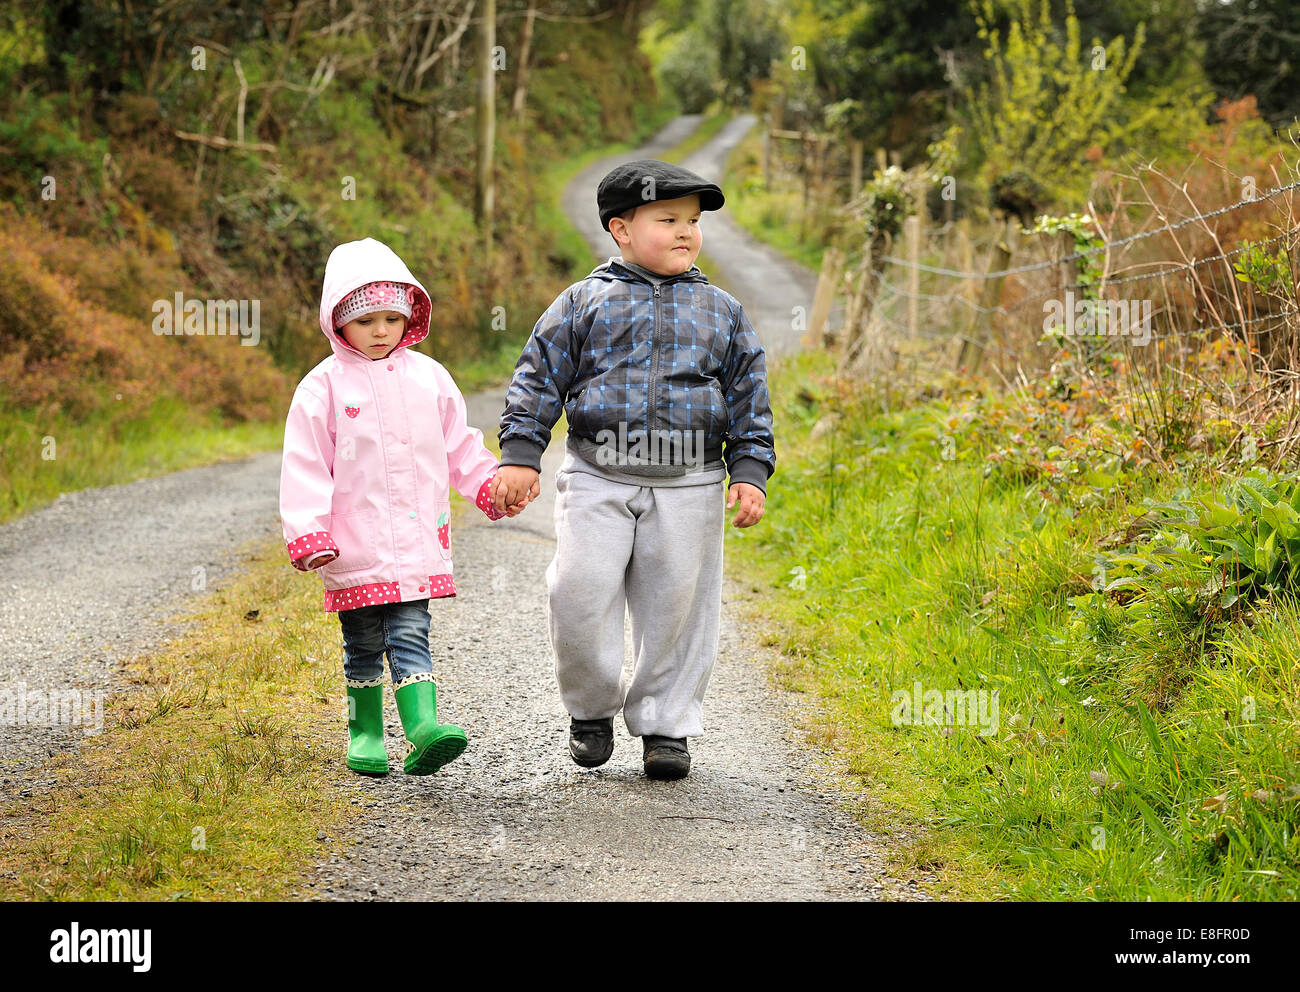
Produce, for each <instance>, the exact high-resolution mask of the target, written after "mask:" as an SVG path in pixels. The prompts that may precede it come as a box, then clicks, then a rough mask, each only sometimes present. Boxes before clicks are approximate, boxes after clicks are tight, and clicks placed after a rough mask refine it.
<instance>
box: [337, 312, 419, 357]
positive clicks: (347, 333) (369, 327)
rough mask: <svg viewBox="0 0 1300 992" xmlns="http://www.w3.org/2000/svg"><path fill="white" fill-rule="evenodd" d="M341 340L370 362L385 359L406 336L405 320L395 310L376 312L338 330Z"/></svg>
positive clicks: (352, 321)
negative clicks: (341, 336)
mask: <svg viewBox="0 0 1300 992" xmlns="http://www.w3.org/2000/svg"><path fill="white" fill-rule="evenodd" d="M339 333H340V334H342V335H343V340H345V341H346V342H347V343H348V344H350V345H352V347H354V348H356V349H357V351H359V352H361V354H363V355H365V356H366V357H367V358H369V359H371V360H372V361H376V362H377V361H379V359H381V358H387V357H388V355H389V353H390V352H391V351H392V350H393V349H394V348H395V347H397V342H398V341H400V340H402V338H403V337H405V336H406V318H405V317H403V316H402V315H401V314H400V313H398V312H397V311H396V310H376V311H375V312H374V313H365V314H362V315H361V316H360V317H358V318H357V319H356V320H350V321H348V322H347V323H346V324H344V325H343V326H342V327H340V328H339Z"/></svg>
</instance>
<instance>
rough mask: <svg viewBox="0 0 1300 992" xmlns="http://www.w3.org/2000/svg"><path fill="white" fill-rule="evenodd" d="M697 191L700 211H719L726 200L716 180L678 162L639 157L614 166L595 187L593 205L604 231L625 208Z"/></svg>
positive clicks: (670, 198) (671, 198)
mask: <svg viewBox="0 0 1300 992" xmlns="http://www.w3.org/2000/svg"><path fill="white" fill-rule="evenodd" d="M692 193H698V194H699V196H700V209H701V210H718V209H720V208H721V207H722V204H723V203H725V202H726V200H725V198H724V197H723V195H722V190H721V189H719V188H718V186H717V185H716V184H715V183H711V182H709V181H708V180H707V179H704V178H703V177H701V176H697V175H696V174H695V173H694V172H691V171H690V170H688V169H683V168H682V167H681V166H680V165H673V164H671V163H670V162H660V161H659V160H658V159H654V158H639V159H637V160H636V161H635V162H624V163H623V164H622V165H619V166H615V167H614V168H613V169H612V170H610V172H609V174H608V175H607V176H605V178H604V179H602V180H601V181H600V185H599V186H597V187H596V206H597V208H598V209H599V210H600V223H601V226H603V227H604V228H605V230H606V231H608V230H609V222H610V219H611V218H613V217H617V216H618V215H619V214H621V213H622V212H623V211H624V210H631V209H632V208H633V207H642V206H645V205H646V204H647V203H653V202H654V201H655V200H675V199H677V198H678V197H679V196H690V195H691V194H692Z"/></svg>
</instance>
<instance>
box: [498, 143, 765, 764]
mask: <svg viewBox="0 0 1300 992" xmlns="http://www.w3.org/2000/svg"><path fill="white" fill-rule="evenodd" d="M596 202H597V207H598V209H599V211H600V220H601V224H602V225H603V226H604V227H605V229H606V230H607V231H609V233H610V236H611V237H613V239H614V241H615V243H616V244H617V245H618V247H619V252H620V256H619V257H611V258H610V259H608V260H607V261H606V262H605V263H604V264H603V265H600V266H597V267H596V269H594V270H593V271H592V272H591V274H590V275H588V276H587V278H586V279H583V280H582V281H581V282H577V283H574V284H573V285H572V286H570V287H569V288H568V289H566V290H565V291H564V292H563V293H561V294H560V296H559V297H558V298H557V299H556V300H555V302H554V303H552V304H551V306H550V307H549V308H548V309H547V311H546V312H545V313H544V314H543V315H542V317H541V319H540V320H538V322H537V325H536V327H534V329H533V333H532V336H531V337H530V338H529V341H528V343H527V345H525V347H524V351H523V354H522V356H521V357H520V359H519V363H518V365H517V366H516V368H515V374H514V378H513V380H512V381H511V383H510V388H509V390H508V392H507V394H506V409H505V412H504V414H503V415H502V418H501V430H500V434H499V437H500V441H501V458H500V464H501V469H500V471H499V474H498V476H497V479H496V481H495V485H494V487H493V496H494V499H495V500H496V502H497V505H498V507H500V508H504V507H506V506H510V505H513V504H517V503H519V502H520V501H521V500H523V499H524V498H525V497H526V496H527V495H528V494H529V493H530V492H535V491H536V490H535V488H534V487H535V486H536V485H537V482H538V475H539V472H540V468H541V455H542V452H543V451H544V450H545V448H546V446H547V444H548V443H549V442H550V437H551V428H552V427H553V426H554V425H555V422H556V421H557V420H558V419H559V416H560V412H561V410H563V411H564V412H565V413H567V415H568V423H569V434H568V437H567V438H566V442H565V449H566V453H565V457H564V461H563V463H562V464H561V466H560V469H559V471H558V472H557V473H556V477H555V491H556V499H555V503H556V505H555V524H556V526H555V529H556V549H555V558H554V560H553V561H552V562H551V565H550V567H549V568H548V569H547V572H546V580H547V589H548V595H549V607H550V609H549V613H550V636H551V645H552V648H553V649H554V651H555V671H556V679H557V681H558V682H559V686H560V695H561V698H562V699H563V701H564V705H565V708H566V709H567V710H568V712H569V715H570V717H571V723H570V728H569V752H570V754H571V756H572V757H573V760H574V761H575V762H577V763H578V764H579V765H582V766H583V767H585V768H595V767H597V766H599V765H602V764H604V763H605V762H606V761H608V760H609V757H610V755H611V754H612V753H613V749H614V716H615V714H617V713H618V712H619V711H620V710H621V711H622V712H623V719H624V722H625V723H626V724H627V729H628V732H629V733H630V734H632V735H633V736H634V737H641V738H642V739H643V746H644V758H643V761H644V766H645V772H646V774H647V775H648V776H649V777H651V778H661V779H675V778H682V777H683V776H685V775H686V774H687V773H688V772H689V771H690V766H691V759H690V753H689V751H688V749H687V745H686V740H687V738H689V737H698V736H700V735H701V734H702V733H703V726H702V723H701V703H702V701H703V698H704V690H705V687H706V685H707V684H708V680H709V674H710V672H711V671H712V669H713V662H714V658H715V657H716V655H717V650H718V615H719V613H720V611H721V606H722V525H723V516H724V514H723V504H722V499H721V498H720V497H721V494H720V493H719V492H718V484H719V483H720V482H722V480H723V478H724V477H725V476H726V475H727V474H730V476H731V485H730V488H729V490H728V494H727V502H726V506H727V509H730V508H732V507H733V506H735V505H736V504H737V503H739V504H740V508H739V510H738V511H737V513H736V516H735V518H734V519H733V521H732V523H733V525H734V526H737V527H749V526H752V525H753V524H756V523H757V522H758V521H759V519H760V518H761V517H762V515H763V502H764V499H765V496H766V488H767V479H768V477H769V476H771V474H772V470H773V469H774V467H775V465H776V454H775V450H774V442H773V437H772V415H771V410H770V409H769V404H768V392H767V375H766V365H765V360H764V355H763V348H762V345H761V344H760V343H759V341H758V336H757V335H756V334H755V333H754V329H753V328H752V327H751V326H750V323H749V321H748V319H747V318H746V317H745V313H744V311H743V310H742V309H741V306H740V304H739V303H738V302H737V301H736V300H735V298H734V297H732V296H730V295H729V294H727V293H725V292H723V291H722V290H720V289H718V288H717V287H715V286H712V285H710V284H709V282H708V280H707V279H706V278H705V277H704V275H703V273H701V272H700V270H699V269H697V268H696V267H695V264H694V263H695V259H696V256H697V255H699V253H700V245H701V243H702V239H701V233H700V227H699V219H700V212H701V210H717V209H719V208H720V207H721V206H722V205H723V202H724V199H723V195H722V190H720V189H719V188H718V187H717V186H716V185H714V184H713V183H710V182H706V181H705V180H704V179H702V178H701V177H699V176H697V175H695V174H694V173H692V172H689V171H687V170H686V169H682V168H679V167H678V166H675V165H670V164H668V163H666V162H659V161H655V160H652V159H642V160H639V161H634V162H629V163H627V164H625V165H621V166H619V167H618V168H616V169H614V170H613V171H611V172H610V173H609V174H608V175H607V176H606V177H605V178H604V179H603V180H601V183H600V186H599V187H598V189H597V191H596ZM625 606H626V608H627V611H628V612H629V613H630V614H631V617H632V640H633V644H634V647H635V651H636V669H635V673H634V674H633V677H632V680H631V682H630V683H629V684H628V686H627V687H626V693H624V690H623V688H622V687H621V686H620V675H621V672H622V668H623V613H624V608H625Z"/></svg>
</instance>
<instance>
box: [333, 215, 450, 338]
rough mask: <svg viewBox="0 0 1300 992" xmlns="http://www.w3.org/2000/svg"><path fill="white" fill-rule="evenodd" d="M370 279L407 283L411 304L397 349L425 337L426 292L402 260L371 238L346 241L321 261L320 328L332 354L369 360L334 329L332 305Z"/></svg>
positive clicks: (428, 303) (428, 309)
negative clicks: (322, 284) (326, 258)
mask: <svg viewBox="0 0 1300 992" xmlns="http://www.w3.org/2000/svg"><path fill="white" fill-rule="evenodd" d="M370 282H401V283H406V284H407V285H408V286H410V287H411V288H410V290H409V291H408V293H407V298H408V299H409V300H410V303H411V317H410V320H408V321H407V324H406V334H405V335H403V337H402V340H401V341H399V342H397V345H396V347H395V348H394V349H393V350H394V351H396V350H397V349H398V348H409V347H411V346H412V345H417V344H419V343H420V342H421V341H423V340H424V339H425V338H427V337H428V336H429V316H430V314H431V313H432V312H433V306H432V303H431V301H430V299H429V294H428V292H427V291H426V290H425V288H424V287H423V286H421V285H420V283H419V281H418V280H417V279H416V278H415V276H413V275H411V270H410V269H408V268H407V267H406V263H405V262H403V261H402V260H401V259H400V258H398V257H397V253H396V252H394V251H393V249H391V248H389V247H388V245H386V244H384V243H383V242H381V241H376V240H375V239H374V238H365V239H363V240H361V241H349V242H347V243H346V244H341V245H339V246H338V247H337V248H335V249H334V250H333V251H332V252H330V257H329V261H327V262H326V263H325V284H324V286H323V287H322V288H321V302H320V329H321V332H322V333H323V334H324V335H325V337H326V338H327V339H328V340H329V343H330V347H331V348H333V349H334V354H335V355H338V356H339V357H340V358H355V359H357V360H360V361H366V362H368V361H370V357H369V356H367V355H363V354H362V353H361V352H360V351H358V350H357V349H356V348H354V347H352V345H350V344H348V343H347V341H345V340H344V339H343V335H341V334H339V333H338V332H337V331H336V330H334V308H335V307H336V306H338V305H339V304H340V303H342V302H343V299H344V298H345V297H346V296H347V295H348V294H349V293H351V292H352V291H353V290H356V289H360V288H361V287H362V286H364V285H366V283H370Z"/></svg>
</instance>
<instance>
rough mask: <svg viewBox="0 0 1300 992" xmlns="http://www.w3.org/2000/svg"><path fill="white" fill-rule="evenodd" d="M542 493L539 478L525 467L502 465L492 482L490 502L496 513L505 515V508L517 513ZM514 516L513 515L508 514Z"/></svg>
mask: <svg viewBox="0 0 1300 992" xmlns="http://www.w3.org/2000/svg"><path fill="white" fill-rule="evenodd" d="M541 491H542V485H541V477H540V475H539V474H538V472H537V471H536V470H535V469H531V468H529V467H528V466H526V465H502V466H501V467H500V468H499V469H497V474H496V476H495V478H494V479H493V481H492V501H493V502H494V503H496V507H497V512H498V513H507V512H508V511H507V510H506V508H507V507H511V508H514V509H515V513H518V512H519V511H520V510H522V509H523V508H524V505H526V504H527V503H530V502H531V501H533V500H534V499H536V498H537V497H538V495H540V493H541ZM508 515H509V516H512V517H513V516H514V515H515V514H514V513H509V514H508Z"/></svg>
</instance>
